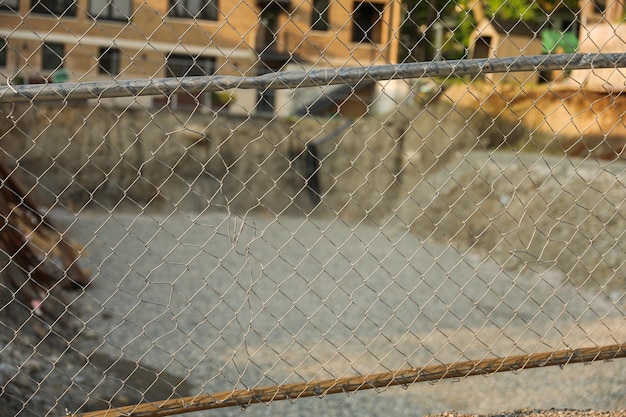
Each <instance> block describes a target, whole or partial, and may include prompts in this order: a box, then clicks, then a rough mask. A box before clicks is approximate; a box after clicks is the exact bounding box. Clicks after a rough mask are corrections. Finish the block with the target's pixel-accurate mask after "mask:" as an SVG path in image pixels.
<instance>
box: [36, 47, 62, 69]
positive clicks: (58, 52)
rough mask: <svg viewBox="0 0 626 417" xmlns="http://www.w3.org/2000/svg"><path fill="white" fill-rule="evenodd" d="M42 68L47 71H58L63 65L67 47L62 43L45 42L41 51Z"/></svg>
mask: <svg viewBox="0 0 626 417" xmlns="http://www.w3.org/2000/svg"><path fill="white" fill-rule="evenodd" d="M41 53H42V59H41V68H42V69H45V70H53V71H54V70H56V69H59V68H61V66H62V65H63V56H64V55H65V45H63V44H62V43H48V42H45V43H44V44H43V47H42V49H41Z"/></svg>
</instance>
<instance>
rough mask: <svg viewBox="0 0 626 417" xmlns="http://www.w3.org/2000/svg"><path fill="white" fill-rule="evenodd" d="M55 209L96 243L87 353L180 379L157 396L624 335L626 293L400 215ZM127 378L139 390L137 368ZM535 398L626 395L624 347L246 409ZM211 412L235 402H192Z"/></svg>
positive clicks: (520, 402)
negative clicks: (487, 256)
mask: <svg viewBox="0 0 626 417" xmlns="http://www.w3.org/2000/svg"><path fill="white" fill-rule="evenodd" d="M59 216H60V218H63V221H65V222H72V221H75V223H74V225H73V226H72V228H71V234H72V235H73V236H75V237H76V238H77V239H78V240H79V241H81V242H88V243H87V246H86V249H87V253H88V255H87V259H88V260H89V263H90V265H86V266H87V267H91V268H92V270H93V273H94V283H93V285H92V286H91V287H90V289H89V291H88V293H87V294H86V295H84V296H83V297H81V299H80V300H79V303H80V304H81V306H82V308H83V311H85V315H84V317H82V320H84V321H85V322H87V328H88V330H87V331H86V332H85V333H86V335H84V336H82V337H81V338H79V340H78V341H77V346H78V347H79V350H80V351H81V352H90V351H96V352H97V355H101V356H97V357H101V358H108V360H109V361H111V360H112V359H113V358H119V357H123V358H124V361H129V362H124V363H127V364H132V363H134V362H138V363H141V365H142V367H143V368H145V369H146V370H148V371H150V372H153V371H156V372H157V373H159V372H162V371H165V372H166V373H168V374H170V375H174V376H177V377H178V378H181V379H184V380H185V385H184V386H183V385H180V386H179V387H178V389H177V390H176V389H173V388H169V390H168V389H167V388H166V389H164V390H163V392H162V393H161V394H163V395H162V398H163V399H164V398H167V397H168V396H172V395H177V394H178V395H195V394H199V393H205V392H217V391H226V390H230V389H241V388H250V387H256V386H262V385H272V384H279V383H289V382H301V381H304V380H307V379H311V378H334V377H342V376H348V375H354V374H359V373H361V374H363V373H372V372H383V371H386V370H391V369H398V368H404V367H407V366H421V365H428V364H434V363H445V362H452V361H454V360H466V359H480V358H483V357H490V356H494V355H505V354H508V353H510V354H520V353H532V352H541V351H548V350H551V349H563V348H566V347H571V348H575V347H581V346H593V345H594V344H602V343H606V344H612V343H616V340H617V341H618V342H623V341H624V340H626V337H625V336H626V329H625V323H624V306H623V305H619V304H617V303H615V302H613V301H612V300H611V299H609V298H608V297H606V296H604V295H603V294H602V293H601V292H598V290H597V289H596V290H593V289H584V290H582V289H577V288H575V287H574V286H572V285H569V284H568V283H567V282H565V281H563V279H562V278H563V277H562V276H561V275H559V274H558V273H556V272H554V271H547V272H546V271H539V270H535V269H534V268H530V266H528V265H527V266H526V267H525V268H522V269H521V270H517V271H506V270H502V269H501V268H499V267H498V266H497V265H495V264H492V263H490V262H488V261H484V260H483V259H481V258H480V257H479V256H477V255H476V254H472V253H468V254H460V253H458V252H457V251H455V250H454V249H452V248H451V247H450V246H447V245H440V244H435V243H431V242H428V243H422V242H420V241H419V240H418V239H417V238H416V237H415V236H413V235H411V234H408V233H407V232H406V230H404V229H402V228H401V227H398V226H397V225H393V226H391V225H390V226H386V227H383V228H376V227H372V226H367V225H359V226H348V225H346V224H344V223H342V222H340V221H335V220H320V219H305V218H288V217H281V218H279V219H278V220H277V221H276V220H273V219H269V218H260V217H255V218H253V217H246V218H243V217H237V216H229V215H226V214H225V213H221V212H217V213H209V214H205V215H202V216H198V217H193V216H190V215H184V214H180V215H174V216H171V217H164V216H157V215H153V216H150V215H145V214H144V215H141V216H139V215H133V214H128V213H126V214H116V215H114V216H109V215H108V214H107V213H102V214H98V213H93V212H89V213H84V214H82V215H80V216H79V217H78V218H76V219H75V220H74V219H72V218H70V217H63V215H59ZM144 379H145V378H144ZM158 379H159V378H156V379H154V380H158ZM132 383H135V384H138V386H137V388H136V389H137V390H138V391H141V390H143V389H145V387H143V386H141V385H142V384H145V383H146V381H145V380H144V381H141V378H131V380H129V381H128V383H127V385H132ZM176 384H177V383H173V384H172V385H176ZM127 388H128V387H127ZM183 388H184V389H183ZM174 391H177V392H176V393H174ZM181 391H185V392H181ZM156 395H158V393H157V394H156ZM118 397H119V395H118ZM127 399H128V398H127ZM123 400H124V397H122V398H121V399H120V401H123ZM101 404H102V403H101ZM91 405H92V406H93V407H95V403H93V404H91ZM525 407H532V408H543V409H550V408H554V407H556V408H577V409H595V410H616V409H626V361H625V360H616V361H613V362H609V363H597V364H593V365H587V366H585V365H570V366H566V367H565V368H564V369H560V368H546V369H539V370H528V371H523V372H521V373H520V374H500V375H495V376H491V377H473V378H470V379H466V380H462V381H443V382H440V383H437V384H434V385H431V384H417V385H415V386H412V387H410V388H409V389H407V390H403V389H401V388H392V389H389V390H387V391H386V392H384V393H380V394H376V393H374V392H363V393H359V394H357V395H353V396H350V397H348V396H344V395H336V396H330V397H328V398H325V399H323V400H319V399H303V400H299V401H296V402H295V404H290V403H289V402H283V403H275V404H272V405H271V406H269V407H265V406H262V405H257V406H252V407H250V408H249V409H248V410H247V414H248V415H250V414H252V415H283V414H285V415H286V414H292V415H293V414H294V413H295V414H296V415H314V414H315V413H325V414H328V413H331V414H332V413H334V414H337V415H339V414H340V415H351V414H352V413H357V414H367V415H385V414H388V413H393V414H394V415H423V414H426V413H437V412H443V411H447V410H457V411H459V412H466V413H489V412H498V411H502V410H512V409H518V408H525ZM216 413H219V414H220V415H238V414H239V413H240V410H234V409H228V410H220V411H212V412H205V413H199V415H213V414H216Z"/></svg>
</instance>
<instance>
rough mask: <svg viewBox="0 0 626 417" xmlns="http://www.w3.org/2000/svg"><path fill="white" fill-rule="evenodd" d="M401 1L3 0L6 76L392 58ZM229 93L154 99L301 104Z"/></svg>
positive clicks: (254, 106) (0, 55)
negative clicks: (225, 97)
mask: <svg viewBox="0 0 626 417" xmlns="http://www.w3.org/2000/svg"><path fill="white" fill-rule="evenodd" d="M400 7H401V5H400V1H399V0H376V1H369V0H310V2H296V1H290V0H273V1H272V0H241V1H235V2H231V1H226V0H209V1H200V0H3V1H0V78H2V79H1V80H0V81H2V82H6V79H7V78H8V79H10V80H11V82H14V83H19V82H25V83H41V82H60V81H95V80H107V79H112V78H115V79H137V78H161V77H182V76H187V75H188V76H194V75H210V74H219V75H235V76H244V75H248V76H249V75H258V74H264V73H268V72H273V71H284V70H289V69H305V70H306V69H312V68H329V67H339V66H341V67H345V66H370V65H377V64H388V63H395V62H396V59H397V51H398V41H397V39H396V36H395V34H396V33H397V31H398V28H399V26H400ZM320 92H321V90H320ZM230 93H231V94H230V95H229V96H228V97H227V99H224V95H223V94H222V95H216V94H203V95H198V96H189V95H187V96H185V95H184V94H178V95H176V96H172V97H165V96H163V97H155V98H153V99H150V100H152V104H154V105H164V104H167V105H173V106H178V107H183V106H197V105H200V106H203V107H216V106H222V105H226V104H227V105H229V108H230V109H231V111H235V112H251V111H255V110H256V111H261V112H271V113H275V112H279V113H280V112H282V113H289V112H292V111H293V110H294V109H295V108H296V107H298V106H301V105H302V103H299V104H298V100H295V101H294V100H293V99H294V98H295V97H294V93H293V92H286V91H282V90H276V91H270V90H268V91H249V90H248V91H246V90H238V91H236V92H230ZM370 93H371V95H372V97H375V96H376V94H377V93H376V91H373V92H370ZM296 95H297V94H296ZM302 95H303V96H304V97H308V96H314V95H315V93H313V94H312V93H311V91H308V92H306V91H305V92H303V93H302ZM216 101H217V103H216ZM288 102H291V103H292V104H287V103H288ZM294 103H295V104H294ZM368 104H369V103H368Z"/></svg>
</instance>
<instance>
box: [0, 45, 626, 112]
mask: <svg viewBox="0 0 626 417" xmlns="http://www.w3.org/2000/svg"><path fill="white" fill-rule="evenodd" d="M620 67H626V54H625V53H614V54H561V55H556V54H555V55H535V56H516V57H510V58H490V59H463V60H456V61H429V62H416V63H405V64H396V65H380V66H370V67H354V68H337V69H317V70H316V69H314V70H310V71H281V72H276V73H270V74H264V75H258V76H252V77H235V76H223V75H212V76H203V77H185V78H157V79H137V80H115V81H96V82H81V83H58V84H55V83H48V84H31V85H11V84H10V81H9V85H7V86H6V87H1V88H0V103H2V102H4V103H15V102H35V101H45V100H60V101H61V100H75V99H90V98H100V99H103V98H112V97H138V96H155V95H160V96H163V95H170V94H174V93H177V92H187V93H200V92H205V91H223V90H228V89H232V88H242V89H259V90H262V89H267V88H271V89H288V88H296V87H312V86H326V85H335V84H352V85H355V84H357V83H359V82H361V81H363V80H375V81H382V80H393V79H411V78H428V77H449V76H460V75H476V74H486V73H503V72H510V71H514V72H518V71H538V70H542V71H543V70H575V69H597V68H620Z"/></svg>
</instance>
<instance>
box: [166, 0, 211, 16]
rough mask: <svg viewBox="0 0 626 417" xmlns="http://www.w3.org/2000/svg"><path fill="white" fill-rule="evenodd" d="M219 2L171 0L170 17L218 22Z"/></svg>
mask: <svg viewBox="0 0 626 417" xmlns="http://www.w3.org/2000/svg"><path fill="white" fill-rule="evenodd" d="M217 1H218V0H210V1H206V0H170V11H169V16H170V17H184V18H187V19H205V20H217V14H218V13H217V11H218V5H217Z"/></svg>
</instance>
